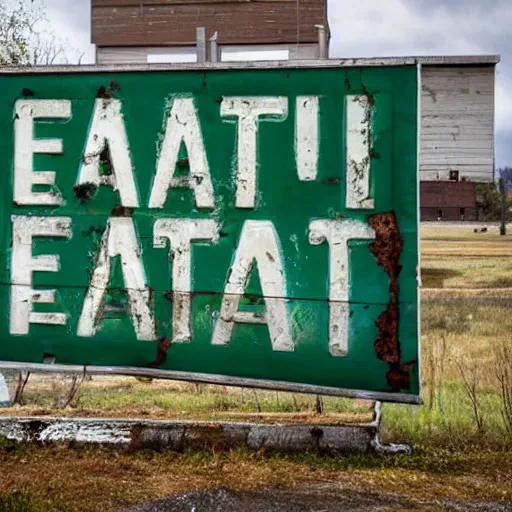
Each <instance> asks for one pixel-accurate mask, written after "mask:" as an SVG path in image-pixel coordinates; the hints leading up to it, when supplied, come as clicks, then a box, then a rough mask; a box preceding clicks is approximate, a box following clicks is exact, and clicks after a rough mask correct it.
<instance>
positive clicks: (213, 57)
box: [210, 32, 222, 62]
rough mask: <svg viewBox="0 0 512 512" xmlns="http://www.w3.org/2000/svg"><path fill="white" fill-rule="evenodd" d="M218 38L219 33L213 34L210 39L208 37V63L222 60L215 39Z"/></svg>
mask: <svg viewBox="0 0 512 512" xmlns="http://www.w3.org/2000/svg"><path fill="white" fill-rule="evenodd" d="M218 37H219V33H218V32H215V34H213V36H212V37H210V62H220V61H221V60H222V58H221V54H220V51H219V50H220V48H219V45H218V44H217V39H218Z"/></svg>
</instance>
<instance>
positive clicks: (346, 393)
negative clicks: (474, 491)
mask: <svg viewBox="0 0 512 512" xmlns="http://www.w3.org/2000/svg"><path fill="white" fill-rule="evenodd" d="M2 370H17V371H30V372H39V373H84V372H85V373H88V374H91V375H119V376H130V377H136V376H142V377H152V378H155V379H168V380H180V381H188V382H201V383H204V384H220V385H222V386H237V387H247V388H260V389H269V390H276V391H291V392H294V393H309V394H316V395H327V396H340V397H346V398H358V399H362V400H377V401H380V402H395V403H403V404H415V405H419V404H421V400H420V397H419V396H418V395H409V394H405V393H389V392H383V391H365V390H359V389H344V388H333V387H329V386H316V385H313V384H298V383H292V382H283V381H273V380H259V379H247V378H243V377H229V376H225V375H213V374H212V375H210V374H207V373H193V372H179V371H172V370H158V369H153V368H147V369H146V368H131V367H115V368H112V367H108V366H105V367H104V366H78V365H74V366H71V365H57V364H53V365H48V364H39V363H15V362H0V371H2Z"/></svg>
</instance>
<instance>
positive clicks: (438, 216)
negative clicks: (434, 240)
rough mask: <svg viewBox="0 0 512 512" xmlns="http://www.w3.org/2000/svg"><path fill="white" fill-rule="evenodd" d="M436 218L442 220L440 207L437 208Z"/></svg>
mask: <svg viewBox="0 0 512 512" xmlns="http://www.w3.org/2000/svg"><path fill="white" fill-rule="evenodd" d="M437 220H443V210H441V208H438V209H437Z"/></svg>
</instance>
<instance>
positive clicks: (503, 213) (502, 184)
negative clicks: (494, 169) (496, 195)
mask: <svg viewBox="0 0 512 512" xmlns="http://www.w3.org/2000/svg"><path fill="white" fill-rule="evenodd" d="M499 183H500V185H499V186H500V196H501V224H500V235H501V236H505V235H506V234H507V187H506V186H505V179H504V178H503V177H501V178H500V182H499Z"/></svg>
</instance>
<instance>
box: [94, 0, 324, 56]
mask: <svg viewBox="0 0 512 512" xmlns="http://www.w3.org/2000/svg"><path fill="white" fill-rule="evenodd" d="M297 22H298V25H299V27H298V30H297ZM317 24H327V20H326V9H325V5H324V4H322V3H319V2H318V0H302V1H301V3H300V7H299V12H298V16H297V10H296V7H295V5H294V4H291V3H290V2H287V1H279V2H250V3H247V2H244V3H240V2H239V3H229V2H223V3H215V4H212V3H208V4H193V5H184V4H176V5H169V4H166V5H140V4H139V5H138V6H120V7H115V6H114V7H113V6H101V7H100V6H96V7H95V6H93V9H92V42H93V43H94V44H96V45H98V46H184V45H193V44H195V41H196V27H199V26H201V27H205V28H206V33H207V34H208V35H211V34H213V33H214V32H216V31H217V32H218V34H219V39H218V43H219V44H273V43H274V44H275V43H296V42H301V43H308V42H316V41H317V39H318V35H317V29H316V28H315V25H317Z"/></svg>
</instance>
